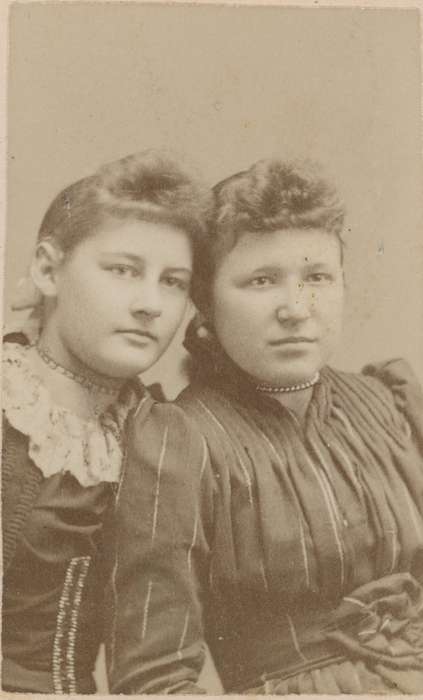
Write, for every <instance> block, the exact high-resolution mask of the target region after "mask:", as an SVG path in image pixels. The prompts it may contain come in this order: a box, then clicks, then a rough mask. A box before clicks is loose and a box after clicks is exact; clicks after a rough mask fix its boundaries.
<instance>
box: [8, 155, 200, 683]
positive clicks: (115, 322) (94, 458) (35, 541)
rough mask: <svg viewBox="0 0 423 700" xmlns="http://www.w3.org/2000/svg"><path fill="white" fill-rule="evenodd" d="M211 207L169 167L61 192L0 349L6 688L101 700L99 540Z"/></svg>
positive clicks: (112, 170) (102, 576)
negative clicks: (128, 424) (23, 318)
mask: <svg viewBox="0 0 423 700" xmlns="http://www.w3.org/2000/svg"><path fill="white" fill-rule="evenodd" d="M208 198H209V195H208V194H207V193H206V192H205V190H203V189H202V187H201V186H200V185H198V184H197V183H196V182H195V180H193V179H191V178H190V176H188V175H187V174H186V173H185V172H184V171H183V170H181V168H180V167H179V166H178V165H177V164H176V163H175V162H174V161H173V160H171V159H169V157H168V156H166V154H164V153H160V152H154V151H146V152H143V153H140V154H137V155H133V156H128V157H127V158H123V159H121V160H119V161H116V162H113V163H111V164H109V165H106V166H104V167H102V168H100V169H99V170H98V171H97V172H96V173H95V174H94V175H92V176H90V177H86V178H84V179H82V180H80V181H78V182H76V183H74V184H72V185H71V186H69V187H67V188H66V189H65V190H63V192H61V193H60V194H59V195H58V196H57V197H56V198H55V199H54V201H53V203H52V204H51V206H50V208H49V209H48V211H47V213H46V215H45V217H44V219H43V221H42V224H41V227H40V231H39V235H38V243H37V246H36V250H35V254H34V256H33V260H32V264H31V278H28V279H27V280H26V282H25V284H24V287H23V288H21V299H20V300H19V302H18V304H17V306H18V307H19V308H23V307H25V306H27V307H33V311H32V315H31V319H30V320H31V324H30V326H29V325H28V326H27V328H26V329H25V328H24V329H23V332H20V333H16V332H15V333H13V334H9V335H7V336H6V337H5V342H4V349H3V488H2V499H3V564H4V573H3V612H2V623H3V624H2V652H3V664H2V686H3V689H4V690H8V691H15V692H17V691H19V692H41V693H89V692H94V690H95V687H94V682H93V677H92V671H93V667H94V663H95V659H96V655H97V652H98V647H99V643H100V641H101V636H102V629H101V627H102V620H103V611H102V607H101V606H102V589H103V587H104V584H105V580H106V572H105V569H104V557H103V541H102V538H103V526H104V523H105V517H106V513H107V511H108V508H109V507H110V506H111V505H112V501H113V492H114V490H115V488H116V487H117V484H118V480H119V476H120V470H121V463H122V453H123V450H124V446H123V444H122V428H123V425H124V423H125V420H126V418H127V416H128V413H129V412H130V411H131V410H132V409H134V410H135V408H136V407H138V409H137V410H139V409H140V407H142V406H143V405H148V404H149V402H151V401H152V399H151V398H150V397H149V394H148V392H146V391H145V389H144V387H143V385H142V384H141V382H140V381H139V380H138V379H137V375H138V374H139V373H140V372H143V371H144V370H146V369H148V368H149V367H151V365H153V364H154V363H155V362H156V360H158V358H159V357H160V356H161V355H162V353H163V352H164V351H165V349H166V348H167V346H168V345H169V343H170V341H171V339H172V338H173V336H174V334H175V332H176V330H177V328H178V326H179V325H180V322H181V321H182V318H183V316H184V313H185V310H186V306H187V303H188V298H189V289H190V279H191V271H192V264H193V259H194V256H195V255H196V253H197V248H198V245H199V243H200V241H201V238H202V236H203V233H204V229H205V216H206V212H207V204H208Z"/></svg>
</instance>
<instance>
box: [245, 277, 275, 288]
mask: <svg viewBox="0 0 423 700" xmlns="http://www.w3.org/2000/svg"><path fill="white" fill-rule="evenodd" d="M273 282H274V279H273V278H272V277H269V276H268V275H259V276H258V277H253V279H252V280H250V287H268V286H269V285H271V284H272V283H273Z"/></svg>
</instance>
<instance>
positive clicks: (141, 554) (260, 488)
mask: <svg viewBox="0 0 423 700" xmlns="http://www.w3.org/2000/svg"><path fill="white" fill-rule="evenodd" d="M407 373H408V370H407V368H406V366H405V365H404V364H402V363H401V362H400V363H396V362H393V363H389V364H387V365H385V366H383V367H380V368H378V369H371V368H370V369H369V370H368V372H367V374H366V375H354V374H348V373H342V372H338V371H334V370H332V369H330V368H325V369H324V370H323V371H322V374H321V380H320V382H319V384H318V385H317V386H316V387H315V389H314V392H313V398H312V401H311V403H310V407H309V410H308V414H307V416H306V421H305V426H304V427H302V426H301V425H300V424H299V423H298V421H297V420H296V418H295V416H294V415H293V414H292V413H291V412H290V411H288V410H286V409H285V408H283V407H282V406H281V405H280V404H279V403H278V402H277V401H275V400H274V399H271V398H267V397H263V396H262V395H259V394H257V392H254V391H253V389H252V388H251V387H248V386H245V385H240V384H239V383H237V382H234V383H232V385H231V384H230V383H227V382H225V381H224V379H225V378H223V379H222V380H220V381H217V382H216V383H215V384H213V383H211V382H209V381H208V382H203V383H201V382H199V383H197V384H193V385H192V386H191V387H189V388H188V389H186V390H185V391H184V392H183V394H182V396H181V397H180V398H179V399H178V405H179V407H180V408H181V409H182V411H183V415H184V416H185V418H186V420H187V421H188V422H189V424H190V425H191V426H193V430H194V432H195V433H196V434H197V436H201V437H200V441H199V446H198V455H197V457H196V458H195V460H194V459H193V457H192V456H190V450H191V451H192V450H193V449H194V448H193V447H192V444H193V443H195V440H196V439H195V438H194V437H193V436H191V438H190V443H192V444H191V446H190V448H189V449H188V447H187V446H181V442H180V441H181V438H180V437H179V438H178V441H177V444H179V449H180V450H181V451H180V454H179V459H178V456H177V454H176V453H174V452H173V449H172V442H171V438H170V434H172V435H173V434H174V431H173V429H172V425H173V423H172V421H173V420H176V419H173V418H171V417H169V416H170V414H167V417H166V420H164V418H162V425H161V428H160V427H159V425H160V420H159V418H158V417H157V418H154V415H153V416H152V417H150V419H149V420H146V421H145V423H144V424H143V426H142V427H141V425H140V426H139V433H140V435H141V433H142V436H143V442H141V437H140V438H139V442H138V439H137V437H135V443H134V444H135V447H134V448H133V451H132V458H131V459H129V466H128V470H127V472H126V477H125V479H124V482H123V485H122V490H121V496H120V505H119V507H118V519H119V520H118V522H119V526H120V527H121V535H120V540H119V545H118V547H119V552H118V555H117V572H118V573H117V581H118V584H120V585H121V586H122V592H121V594H119V585H118V587H117V590H118V599H117V610H118V611H119V610H120V611H122V609H123V610H125V609H127V608H128V609H129V607H130V606H131V605H132V606H133V605H134V604H135V603H134V600H133V599H132V598H131V584H130V583H128V582H127V581H125V580H124V577H127V578H130V576H131V572H133V571H134V570H135V569H136V571H137V572H138V576H139V579H138V588H137V590H138V593H139V595H140V603H139V605H140V607H141V608H142V605H143V604H144V605H147V603H148V605H147V609H149V608H151V609H152V610H153V611H155V610H158V608H159V605H160V602H159V601H160V599H161V604H162V605H163V606H165V603H164V601H166V600H170V599H172V600H174V601H175V602H174V604H172V619H174V620H175V628H173V627H172V625H170V626H168V627H167V628H165V629H163V631H162V632H160V630H159V629H158V627H157V625H158V624H160V623H161V624H163V620H162V617H161V615H160V614H159V613H158V612H157V614H156V615H155V614H154V612H152V613H151V615H150V616H149V619H148V626H147V630H146V634H145V635H144V639H143V640H142V639H140V637H139V633H138V632H137V631H136V629H135V628H133V627H132V625H131V623H129V622H128V618H126V622H127V623H128V624H127V627H128V628H127V630H126V634H127V635H128V637H127V640H126V641H124V640H123V636H122V635H123V633H124V631H123V629H120V628H119V619H121V615H118V616H117V618H116V619H115V623H116V624H117V628H115V635H114V644H113V649H114V653H115V655H116V658H118V657H119V655H120V663H121V668H120V669H118V664H117V662H115V668H116V675H115V689H116V690H117V691H118V692H119V691H120V692H122V688H125V687H133V688H134V689H136V691H137V692H142V689H143V688H144V689H145V688H148V689H150V688H154V692H160V691H161V690H164V689H166V690H167V691H169V689H171V691H170V692H180V688H181V687H183V688H184V692H185V690H186V689H187V688H191V687H192V684H193V683H195V679H196V676H195V673H194V672H193V669H194V668H196V667H197V664H200V665H201V663H200V661H199V659H200V656H201V654H200V651H199V649H200V648H201V638H202V635H203V636H204V637H205V638H206V639H207V642H208V644H209V646H210V648H211V651H212V654H213V657H214V660H215V662H216V666H217V669H218V672H219V673H220V675H221V678H222V681H223V684H224V687H225V689H226V690H230V691H236V692H244V691H246V690H247V689H248V688H251V687H256V688H257V687H259V686H260V684H263V683H264V682H265V681H266V680H267V679H272V678H274V677H275V676H276V677H278V678H279V680H282V679H283V678H284V677H288V676H292V675H296V674H297V675H298V674H300V673H303V672H305V671H310V672H311V670H312V669H313V668H314V667H315V666H316V664H317V666H319V665H320V666H322V667H323V666H328V664H330V663H335V661H337V662H339V661H345V659H350V655H352V657H353V658H355V657H358V658H360V657H361V658H364V659H372V661H371V663H372V664H373V665H372V668H373V667H374V665H375V664H376V663H379V664H381V665H382V666H384V667H385V666H386V667H389V668H391V667H394V668H397V670H398V664H397V660H396V657H397V656H398V654H400V655H401V654H402V653H405V651H404V650H405V649H407V655H408V656H407V658H408V659H410V658H414V659H417V661H416V663H417V666H418V668H420V672H419V673H420V676H419V677H418V682H423V665H422V664H423V657H422V655H423V618H422V614H423V613H422V604H421V597H420V593H419V591H420V588H421V586H422V585H423V428H422V421H421V413H420V410H421V409H422V408H423V401H422V396H421V394H420V393H419V390H418V389H417V388H416V387H417V384H416V383H415V382H414V380H413V379H410V378H409V377H408V376H407ZM157 416H158V414H157ZM178 420H180V419H179V418H178ZM153 425H154V426H155V427H154V431H153V434H151V432H150V433H149V431H151V430H153V428H152V427H150V426H153ZM166 431H167V433H168V437H167V440H166V445H165V447H166V449H165V452H163V449H164V447H163V444H162V449H161V450H160V448H159V446H158V445H157V444H154V440H158V436H159V435H161V437H162V438H163V434H164V433H165V432H166ZM181 455H183V456H184V457H183V460H182V462H183V463H181ZM131 461H132V462H133V466H132V467H131ZM140 463H141V464H142V468H143V485H144V489H146V493H145V495H142V494H141V493H140V489H138V491H137V487H136V482H135V478H134V472H131V469H133V470H135V469H139V468H140ZM159 464H160V468H159V467H158V465H159ZM178 470H179V471H178ZM158 471H159V473H160V478H159V477H158ZM131 473H132V476H131ZM125 480H126V482H125ZM158 480H159V481H158ZM158 483H159V486H160V488H159V493H160V498H159V501H155V500H154V498H153V495H154V493H155V485H156V486H157V484H158ZM188 484H189V485H188ZM149 493H150V494H151V496H150V497H149V495H148V494H149ZM135 498H138V499H139V498H141V499H142V512H143V513H145V514H147V516H146V518H145V522H144V523H137V524H136V526H135V532H134V535H133V536H131V535H130V534H129V529H130V527H129V524H130V522H131V515H130V510H131V508H132V509H133V508H134V507H135ZM179 502H180V504H181V505H179ZM175 504H178V505H175ZM172 512H173V518H172V517H171V513H172ZM149 513H152V514H153V515H152V518H153V520H154V523H155V531H154V538H153V539H151V532H150V528H151V518H149V517H148V514H149ZM154 514H155V515H154ZM132 524H133V520H132ZM166 528H169V529H166ZM123 533H124V534H123ZM124 536H125V537H127V536H128V542H127V543H125V542H124V540H123V537H124ZM136 537H138V541H135V538H136ZM142 539H145V540H146V545H145V546H144V545H143V544H142ZM156 542H157V547H156ZM170 543H172V545H173V549H172V552H173V554H172V555H171V557H172V561H171V563H167V564H166V567H165V570H166V571H167V576H168V578H169V577H170V576H172V575H174V573H173V572H174V571H175V570H176V565H177V564H178V567H179V570H178V573H177V580H176V581H173V582H170V583H166V582H165V581H164V578H163V576H162V575H161V574H163V571H162V565H161V564H160V562H159V559H158V557H159V553H160V552H161V556H163V553H168V555H170V551H171V545H170ZM171 564H172V565H173V566H172V568H170V567H171ZM119 566H120V574H119ZM142 566H144V567H145V569H144V571H142ZM392 577H393V578H392ZM398 577H399V578H398ZM404 577H405V578H404ZM409 577H411V578H409ZM410 581H411V583H410ZM369 586H370V589H369V588H366V587H369ZM363 587H364V589H363ZM363 590H364V593H363ZM143 591H144V592H143ZM381 591H384V593H383V595H382V593H381ZM363 595H364V596H365V598H363ZM395 595H397V596H398V600H404V596H405V598H407V596H408V597H409V605H408V604H407V605H405V608H404V609H406V610H407V611H408V612H407V613H406V615H405V621H406V622H407V624H408V623H410V624H412V625H414V624H415V622H416V620H417V624H418V625H420V627H419V626H418V627H417V629H418V632H417V633H416V632H410V629H409V628H407V630H408V631H406V627H407V625H406V624H405V623H404V624H402V625H399V627H398V629H397V632H396V634H397V635H398V639H399V642H398V645H396V644H394V645H393V647H392V649H393V651H392V650H391V651H390V650H389V649H386V648H383V649H382V647H383V639H385V640H386V638H387V637H386V635H387V634H388V633H389V634H390V633H391V632H389V627H388V626H387V624H386V622H385V618H384V614H385V612H386V613H387V614H388V613H389V615H390V616H391V617H395V615H396V614H397V613H398V610H399V608H398V605H397V604H395V603H394V602H393V601H394V599H395ZM155 596H157V598H155ZM383 596H385V599H389V600H391V601H392V605H391V608H389V605H386V603H385V604H383V603H380V599H381V598H383ZM349 597H352V599H356V600H357V601H358V602H357V603H356V606H355V608H354V613H353V612H352V610H351V609H350V608H348V606H347V607H346V605H347V603H346V601H347V600H348V598H349ZM407 599H408V598H407ZM199 600H201V605H202V608H201V609H202V617H201V616H200V617H198V615H199V610H198V605H199ZM377 601H379V602H377ZM378 604H379V608H378V615H379V618H380V619H379V621H375V624H376V627H375V629H374V634H373V637H372V636H371V635H370V636H368V637H367V639H366V637H365V635H364V634H362V633H363V631H364V630H365V629H367V630H368V631H369V630H371V629H372V624H371V619H372V615H374V614H376V612H375V610H376V607H377V605H378ZM384 605H385V610H384V608H383V606H384ZM119 606H120V607H119ZM372 606H373V607H372ZM381 610H382V613H381ZM163 614H164V613H163ZM398 614H399V613H398ZM401 614H402V613H401ZM369 616H370V617H369ZM400 616H401V615H400ZM407 616H408V617H407ZM368 617H369V619H370V624H367V623H368V622H369V619H368ZM135 618H136V616H135ZM329 618H330V619H331V620H332V627H331V628H330V629H326V627H327V625H326V623H325V620H328V619H329ZM414 618H416V620H415V619H414ZM116 621H117V622H116ZM366 625H367V627H366ZM381 626H382V631H383V634H382V636H381V637H377V635H380V634H381V632H380V628H381ZM141 628H142V625H141ZM178 630H179V632H178ZM202 630H203V631H202ZM182 631H183V634H182ZM334 633H335V634H334ZM338 633H339V634H338ZM389 634H388V636H389ZM413 635H414V636H413ZM376 637H377V639H376ZM131 640H132V644H133V646H136V645H137V644H139V645H140V646H139V651H138V653H139V655H140V656H141V657H142V658H143V665H144V671H142V670H140V669H142V665H141V664H140V665H139V667H138V670H137V669H135V668H134V663H133V662H132V664H131V663H129V656H128V657H126V655H125V649H126V650H128V644H129V643H130V641H131ZM159 640H161V642H162V645H163V658H164V659H166V663H167V664H170V659H172V658H173V657H172V649H175V651H174V653H175V654H176V660H175V661H174V664H175V667H174V669H173V672H172V669H170V666H169V665H167V666H166V669H165V668H163V676H162V677H161V678H160V677H159V673H157V676H156V678H155V681H156V684H155V685H153V681H152V680H151V678H152V677H153V671H152V668H157V665H158V661H157V654H158V653H159V651H160V643H159ZM178 640H179V641H178ZM375 640H376V641H375ZM413 640H414V641H413ZM363 644H364V646H363ZM413 644H414V647H413ZM150 645H151V646H150ZM178 645H180V646H178ZM372 645H373V647H372ZM381 645H382V646H381ZM404 645H405V646H404ZM407 645H408V646H407ZM410 645H411V646H410ZM385 646H386V645H385ZM388 646H389V645H388ZM152 649H154V654H155V655H156V656H155V661H154V662H153V657H152V656H150V654H151V652H152ZM369 649H370V651H369ZM382 652H383V653H382ZM378 654H379V656H378ZM178 655H179V659H180V665H179V666H178V663H177V658H178ZM376 658H377V661H376V660H375V659H376ZM122 659H123V660H122ZM195 659H196V661H195ZM387 659H388V661H387ZM369 663H370V662H369ZM126 664H128V666H126ZM182 665H183V666H184V668H185V667H186V666H188V667H189V669H190V671H189V672H186V674H185V686H183V685H182V686H181V685H178V683H182V681H181V679H180V677H182V676H183V671H182ZM169 669H170V670H169ZM178 672H179V674H180V677H179V676H178ZM398 672H399V670H398ZM131 673H132V674H133V677H131V680H129V675H130V674H131ZM378 673H379V672H378ZM138 674H139V675H138ZM388 675H389V673H388ZM112 676H113V674H112ZM379 677H380V678H382V677H383V678H385V677H384V676H383V674H382V676H381V675H380V673H379ZM125 678H126V680H125ZM144 678H145V683H147V685H143V682H144V681H143V679H144ZM147 679H148V680H147ZM380 682H381V683H382V686H383V688H384V689H387V688H390V687H391V685H389V683H391V681H388V680H385V679H384V680H382V681H380ZM393 682H394V683H395V682H396V680H395V679H394V681H393ZM126 683H128V685H127V686H125V684H126ZM383 683H386V684H387V685H386V686H385V685H383ZM131 684H133V685H131ZM194 687H195V686H194ZM176 689H178V690H176ZM365 690H366V687H364V685H363V692H364V691H365ZM338 691H339V692H342V687H338ZM133 692H134V691H133ZM149 692H150V690H149ZM151 692H152V691H151ZM258 692H260V691H258ZM278 692H279V691H278ZM293 692H296V691H295V690H294V691H293ZM310 692H311V691H310ZM327 692H329V690H328V691H327ZM345 692H346V691H345Z"/></svg>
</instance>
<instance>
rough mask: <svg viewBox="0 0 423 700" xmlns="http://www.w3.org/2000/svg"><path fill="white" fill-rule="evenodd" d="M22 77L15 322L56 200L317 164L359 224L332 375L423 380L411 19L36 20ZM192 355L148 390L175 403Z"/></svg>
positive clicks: (172, 14)
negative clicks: (138, 154)
mask: <svg viewBox="0 0 423 700" xmlns="http://www.w3.org/2000/svg"><path fill="white" fill-rule="evenodd" d="M9 60H10V64H9V95H8V109H9V115H8V118H9V130H8V173H7V174H8V216H7V241H6V286H5V303H6V321H10V320H11V319H12V316H11V314H10V313H9V312H8V311H7V305H8V303H9V302H10V299H11V297H12V293H13V289H14V286H15V284H16V281H17V280H18V278H19V277H20V276H22V275H23V274H24V273H25V270H26V266H27V264H28V261H29V256H30V251H31V246H32V243H33V241H34V239H35V236H36V231H37V228H38V225H39V222H40V220H41V217H42V215H43V213H44V211H45V209H46V207H47V206H48V204H49V202H50V200H51V199H52V197H53V196H54V195H55V194H56V193H57V191H58V190H59V189H61V188H62V187H63V186H65V185H66V184H68V183H70V182H72V181H73V180H75V179H77V178H79V177H81V176H82V175H84V174H88V173H89V172H90V171H91V170H92V169H93V168H96V167H97V166H98V164H100V163H101V162H103V161H106V160H111V159H114V158H117V157H120V156H123V155H125V154H127V153H130V152H133V151H136V150H140V149H143V148H146V147H150V146H166V147H169V146H170V147H177V148H178V149H180V150H182V151H184V152H185V153H187V154H188V156H189V158H190V159H191V160H193V161H194V162H196V163H197V164H198V166H199V167H200V168H201V169H202V170H203V172H204V174H205V176H206V178H207V179H208V180H209V181H210V182H214V181H216V180H217V179H220V178H221V177H224V176H226V175H228V174H230V173H231V172H233V171H236V170H239V169H240V168H243V167H245V166H248V165H249V164H250V163H251V162H253V161H254V160H256V159H258V158H260V157H263V156H266V155H273V154H282V155H285V154H287V155H311V156H314V157H318V158H320V159H322V160H323V161H324V162H325V163H326V165H327V166H328V167H329V169H330V170H331V171H332V172H333V173H334V175H335V177H336V178H337V180H338V182H339V185H340V187H341V189H342V190H343V193H344V196H345V198H346V200H347V203H348V207H349V221H348V228H349V229H350V231H349V232H348V235H347V240H348V251H347V256H346V272H347V281H348V307H347V315H346V323H345V338H344V343H343V346H342V348H340V351H339V353H338V356H337V358H336V364H337V365H338V366H339V367H342V368H348V369H350V368H351V369H358V368H359V367H360V366H361V365H362V364H364V363H365V362H368V361H371V360H374V359H382V358H387V357H392V356H398V355H403V356H406V357H408V358H409V359H410V360H411V362H412V363H413V365H414V367H415V369H416V370H417V372H418V374H419V376H420V378H421V379H422V380H423V273H422V270H423V236H422V228H421V225H422V200H421V191H422V170H421V159H420V152H421V146H420V139H419V134H420V106H419V105H420V71H419V17H418V13H417V12H416V11H415V10H414V11H413V10H409V11H404V10H395V9H385V10H375V9H368V10H365V11H363V10H360V9H358V8H357V9H322V8H319V9H318V10H317V9H298V8H295V9H294V8H286V7H285V8H284V7H279V8H278V7H273V8H270V7H268V8H255V7H240V8H239V7H238V8H237V7H223V6H212V7H207V6H201V7H195V6H158V5H155V6H149V5H145V4H140V3H131V4H126V3H120V4H114V3H107V4H105V3H102V2H96V3H93V4H89V3H81V4H78V3H68V2H61V3H59V4H56V5H53V4H52V3H42V4H41V3H30V4H22V5H14V6H13V7H12V9H11V20H10V59H9ZM181 337H182V333H180V334H179V337H178V338H177V339H176V342H175V343H174V345H173V348H172V351H171V352H169V353H168V354H167V356H166V357H165V358H164V359H163V360H162V361H161V362H160V363H159V365H158V366H157V367H156V368H155V369H154V370H153V371H152V372H150V378H151V379H157V378H158V379H160V380H161V381H162V382H163V383H164V385H165V387H166V389H167V391H168V393H169V395H173V394H175V393H176V392H177V391H178V389H179V388H181V386H182V385H183V382H184V379H183V377H182V376H181V375H180V373H179V363H180V360H181V356H182V352H181V350H180V342H181ZM205 679H206V683H207V684H208V687H209V689H210V690H218V689H219V686H218V685H216V682H215V680H214V679H213V674H212V673H210V672H209V671H208V670H207V671H206V674H205Z"/></svg>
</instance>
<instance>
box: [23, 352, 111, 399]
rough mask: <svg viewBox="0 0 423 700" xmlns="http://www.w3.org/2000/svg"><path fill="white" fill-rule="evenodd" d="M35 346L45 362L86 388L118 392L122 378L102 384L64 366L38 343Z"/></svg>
mask: <svg viewBox="0 0 423 700" xmlns="http://www.w3.org/2000/svg"><path fill="white" fill-rule="evenodd" d="M35 348H36V350H37V353H38V355H39V356H40V357H41V359H42V360H43V362H45V364H46V365H48V366H49V367H51V368H52V369H54V370H56V371H57V372H60V374H63V375H64V376H65V377H68V378H69V379H72V380H73V381H74V382H77V384H80V385H81V386H83V387H85V388H86V389H89V390H91V391H92V390H96V391H99V392H100V393H102V394H108V395H110V396H114V395H115V394H116V391H117V389H118V388H119V387H120V384H121V381H120V380H116V383H115V385H114V386H107V385H106V384H101V383H100V382H98V381H93V380H92V379H90V378H89V377H87V376H85V375H84V374H78V373H77V372H73V371H72V370H70V369H67V368H66V367H63V365H61V364H60V363H59V362H56V360H54V359H53V358H52V357H51V355H49V353H48V352H46V351H45V350H43V348H41V347H40V345H39V344H38V343H37V344H36V345H35Z"/></svg>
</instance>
